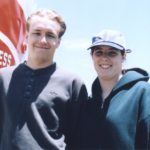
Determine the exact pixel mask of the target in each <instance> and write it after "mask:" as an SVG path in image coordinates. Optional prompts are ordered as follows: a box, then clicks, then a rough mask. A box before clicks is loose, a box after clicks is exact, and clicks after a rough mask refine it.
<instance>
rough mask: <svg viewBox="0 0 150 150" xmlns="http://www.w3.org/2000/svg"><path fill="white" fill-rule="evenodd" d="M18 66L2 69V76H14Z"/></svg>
mask: <svg viewBox="0 0 150 150" xmlns="http://www.w3.org/2000/svg"><path fill="white" fill-rule="evenodd" d="M16 67H17V65H16V66H9V67H4V68H1V69H0V76H6V75H9V74H12V72H13V71H14V70H15V68H16Z"/></svg>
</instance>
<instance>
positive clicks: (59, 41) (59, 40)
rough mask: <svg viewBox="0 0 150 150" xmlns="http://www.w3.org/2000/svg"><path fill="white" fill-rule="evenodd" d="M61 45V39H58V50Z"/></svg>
mask: <svg viewBox="0 0 150 150" xmlns="http://www.w3.org/2000/svg"><path fill="white" fill-rule="evenodd" d="M60 43H61V38H59V39H58V41H57V46H56V48H58V47H59V45H60Z"/></svg>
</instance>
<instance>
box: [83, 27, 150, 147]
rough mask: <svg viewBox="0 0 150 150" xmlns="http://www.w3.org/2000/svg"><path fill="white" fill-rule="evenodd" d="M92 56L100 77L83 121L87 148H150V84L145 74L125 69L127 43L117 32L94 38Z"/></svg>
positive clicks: (103, 33) (105, 32) (95, 82)
mask: <svg viewBox="0 0 150 150" xmlns="http://www.w3.org/2000/svg"><path fill="white" fill-rule="evenodd" d="M88 49H90V50H91V57H92V60H93V64H94V67H95V70H96V72H97V78H96V79H95V81H94V82H93V84H92V95H91V97H90V99H89V101H88V104H87V106H86V110H85V111H84V112H85V114H84V116H83V119H82V121H83V122H82V125H83V129H82V135H83V137H82V139H84V140H82V145H83V147H84V148H86V149H90V150H96V149H107V150H112V149H113V150H134V149H142V150H143V149H144V150H148V149H150V84H149V83H148V82H147V81H148V79H149V77H148V74H147V72H146V71H144V70H142V69H140V68H133V69H128V70H123V69H122V68H123V67H122V64H123V62H124V61H125V59H126V53H127V52H130V50H129V49H126V46H125V40H124V37H123V36H122V34H121V33H120V32H118V31H114V30H103V31H101V32H100V34H99V35H97V36H95V37H93V39H92V45H91V46H90V47H89V48H88Z"/></svg>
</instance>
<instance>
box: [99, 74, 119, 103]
mask: <svg viewBox="0 0 150 150" xmlns="http://www.w3.org/2000/svg"><path fill="white" fill-rule="evenodd" d="M121 77H122V75H120V76H119V77H117V78H113V79H105V80H104V79H101V78H99V82H100V85H101V88H102V98H103V100H105V99H106V98H107V97H108V96H109V94H110V93H111V91H112V89H113V88H114V86H115V85H116V83H117V82H118V81H119V80H120V78H121Z"/></svg>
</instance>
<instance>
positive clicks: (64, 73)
mask: <svg viewBox="0 0 150 150" xmlns="http://www.w3.org/2000/svg"><path fill="white" fill-rule="evenodd" d="M55 76H58V77H60V78H64V79H67V80H78V81H81V82H82V81H83V80H82V78H81V77H80V76H79V75H78V74H77V73H75V72H73V71H70V70H67V69H65V68H61V67H57V68H56V71H55Z"/></svg>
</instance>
